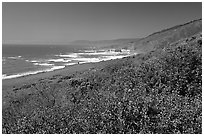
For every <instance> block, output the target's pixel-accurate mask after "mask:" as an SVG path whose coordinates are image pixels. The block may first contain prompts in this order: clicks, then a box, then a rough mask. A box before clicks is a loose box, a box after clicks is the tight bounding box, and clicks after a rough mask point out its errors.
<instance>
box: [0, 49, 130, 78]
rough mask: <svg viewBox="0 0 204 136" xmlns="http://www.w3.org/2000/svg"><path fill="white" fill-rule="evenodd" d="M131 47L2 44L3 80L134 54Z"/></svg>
mask: <svg viewBox="0 0 204 136" xmlns="http://www.w3.org/2000/svg"><path fill="white" fill-rule="evenodd" d="M131 54H132V53H131V52H130V50H125V49H122V50H119V51H118V50H115V49H95V48H92V47H87V46H86V47H84V46H76V45H66V46H65V45H2V79H11V78H17V77H21V76H26V75H31V74H37V73H41V72H49V71H53V70H57V69H62V68H64V67H65V66H67V67H68V66H70V65H77V64H82V63H94V62H100V61H106V60H111V59H117V58H123V57H126V56H130V55H131Z"/></svg>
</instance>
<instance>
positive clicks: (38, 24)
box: [2, 2, 202, 44]
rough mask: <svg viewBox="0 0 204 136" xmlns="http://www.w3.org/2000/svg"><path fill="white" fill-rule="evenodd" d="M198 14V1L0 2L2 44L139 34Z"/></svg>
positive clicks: (180, 22)
mask: <svg viewBox="0 0 204 136" xmlns="http://www.w3.org/2000/svg"><path fill="white" fill-rule="evenodd" d="M199 18H202V3H201V2H194V3H177V2H174V3H166V2H164V3H150V2H146V3H139V2H133V3H124V2H117V3H109V2H108V3H104V2H102V3H101V2H95V3H90V2H89V3H81V2H78V3H70V2H67V3H62V2H55V3H51V2H45V3H42V2H38V3H37V2H36V3H34V2H33V3H31V2H28V3H25V2H24V3H23V2H17V3H14V2H3V4H2V40H3V44H19V43H22V44H42V43H46V44H49V43H68V42H71V41H75V40H91V41H95V40H111V39H120V38H143V37H145V36H148V35H149V34H152V33H154V32H157V31H160V30H162V29H166V28H169V27H172V26H175V25H178V24H183V23H186V22H189V21H191V20H195V19H199Z"/></svg>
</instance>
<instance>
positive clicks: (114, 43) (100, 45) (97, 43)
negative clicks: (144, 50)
mask: <svg viewBox="0 0 204 136" xmlns="http://www.w3.org/2000/svg"><path fill="white" fill-rule="evenodd" d="M138 40H139V38H135V39H115V40H100V41H88V40H77V41H73V42H71V43H69V44H70V45H83V46H91V47H96V48H109V47H112V46H119V45H124V44H127V43H129V42H136V41H138Z"/></svg>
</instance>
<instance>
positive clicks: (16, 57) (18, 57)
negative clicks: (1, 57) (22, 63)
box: [7, 56, 22, 59]
mask: <svg viewBox="0 0 204 136" xmlns="http://www.w3.org/2000/svg"><path fill="white" fill-rule="evenodd" d="M21 57H22V56H15V57H7V58H9V59H20V58H21Z"/></svg>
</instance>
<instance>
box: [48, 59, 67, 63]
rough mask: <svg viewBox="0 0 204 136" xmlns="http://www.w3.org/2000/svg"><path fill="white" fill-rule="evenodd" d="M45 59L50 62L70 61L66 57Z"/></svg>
mask: <svg viewBox="0 0 204 136" xmlns="http://www.w3.org/2000/svg"><path fill="white" fill-rule="evenodd" d="M47 61H50V62H70V61H71V60H68V59H49V60H47Z"/></svg>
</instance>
